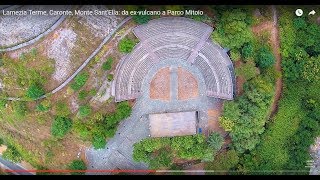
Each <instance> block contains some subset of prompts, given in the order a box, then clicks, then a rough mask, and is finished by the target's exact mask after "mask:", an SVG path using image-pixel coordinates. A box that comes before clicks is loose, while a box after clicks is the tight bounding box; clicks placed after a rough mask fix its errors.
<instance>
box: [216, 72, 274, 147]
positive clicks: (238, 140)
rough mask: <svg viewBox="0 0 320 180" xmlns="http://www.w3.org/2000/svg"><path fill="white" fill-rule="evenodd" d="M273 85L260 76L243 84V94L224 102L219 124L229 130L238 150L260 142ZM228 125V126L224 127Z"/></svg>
mask: <svg viewBox="0 0 320 180" xmlns="http://www.w3.org/2000/svg"><path fill="white" fill-rule="evenodd" d="M273 88H274V87H273V85H272V83H270V82H268V81H267V80H265V79H264V78H262V76H258V77H256V78H254V79H252V80H250V81H248V82H246V83H245V84H244V94H243V95H242V96H240V97H238V98H237V99H236V100H235V101H230V102H225V104H224V110H223V116H222V118H220V119H219V120H220V122H221V125H222V126H223V127H224V129H225V130H226V131H229V132H230V136H231V138H232V140H233V146H234V147H235V149H236V150H237V151H238V152H241V153H242V152H244V151H246V150H252V149H254V148H255V146H256V145H257V144H258V143H259V142H260V136H259V135H260V134H261V133H263V132H264V125H265V123H266V121H267V114H268V110H269V107H270V104H271V99H272V97H273V93H274V92H273V91H274V90H273ZM225 125H228V127H225Z"/></svg>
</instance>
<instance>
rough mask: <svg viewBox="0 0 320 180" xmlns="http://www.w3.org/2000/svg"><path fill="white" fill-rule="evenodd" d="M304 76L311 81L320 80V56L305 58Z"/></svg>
mask: <svg viewBox="0 0 320 180" xmlns="http://www.w3.org/2000/svg"><path fill="white" fill-rule="evenodd" d="M305 61H306V62H305V63H304V66H303V72H302V77H303V78H304V79H306V80H307V81H309V82H312V81H319V80H320V56H318V57H311V58H307V59H306V60H305Z"/></svg>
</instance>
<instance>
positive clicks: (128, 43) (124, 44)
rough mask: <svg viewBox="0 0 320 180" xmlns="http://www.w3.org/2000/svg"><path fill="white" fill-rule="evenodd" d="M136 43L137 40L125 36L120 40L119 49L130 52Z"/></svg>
mask: <svg viewBox="0 0 320 180" xmlns="http://www.w3.org/2000/svg"><path fill="white" fill-rule="evenodd" d="M134 45H135V42H134V41H133V40H132V39H129V38H123V39H121V40H120V42H119V46H118V47H119V51H120V52H122V53H130V52H131V51H132V49H133V47H134Z"/></svg>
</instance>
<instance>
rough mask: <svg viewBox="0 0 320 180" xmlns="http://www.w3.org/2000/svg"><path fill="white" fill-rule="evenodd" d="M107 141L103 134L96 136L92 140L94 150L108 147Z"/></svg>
mask: <svg viewBox="0 0 320 180" xmlns="http://www.w3.org/2000/svg"><path fill="white" fill-rule="evenodd" d="M106 144H107V141H106V138H105V137H104V135H103V134H95V135H94V136H93V138H92V145H93V147H94V149H103V148H105V147H106Z"/></svg>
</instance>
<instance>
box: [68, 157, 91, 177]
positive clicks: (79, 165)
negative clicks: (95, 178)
mask: <svg viewBox="0 0 320 180" xmlns="http://www.w3.org/2000/svg"><path fill="white" fill-rule="evenodd" d="M68 169H69V170H71V171H78V172H70V174H72V175H83V174H85V170H87V166H86V164H85V163H84V162H83V161H82V160H73V161H72V162H71V163H70V164H69V165H68Z"/></svg>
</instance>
